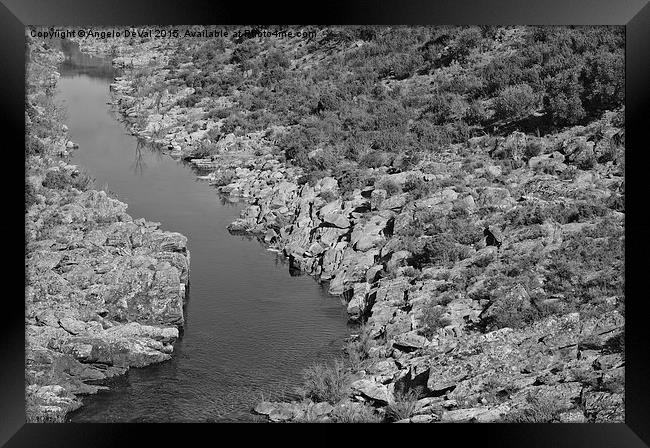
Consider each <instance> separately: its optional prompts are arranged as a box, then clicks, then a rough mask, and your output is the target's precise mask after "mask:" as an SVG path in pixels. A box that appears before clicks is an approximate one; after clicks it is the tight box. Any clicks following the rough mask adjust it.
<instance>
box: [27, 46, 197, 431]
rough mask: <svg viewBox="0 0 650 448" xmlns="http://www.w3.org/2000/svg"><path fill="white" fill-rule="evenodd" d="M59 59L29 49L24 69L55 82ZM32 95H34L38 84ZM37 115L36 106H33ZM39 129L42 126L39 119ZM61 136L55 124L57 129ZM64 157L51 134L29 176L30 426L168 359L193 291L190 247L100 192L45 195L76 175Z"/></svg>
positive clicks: (60, 142)
mask: <svg viewBox="0 0 650 448" xmlns="http://www.w3.org/2000/svg"><path fill="white" fill-rule="evenodd" d="M59 59H60V58H59V57H58V54H57V53H55V52H52V51H51V50H50V51H48V50H45V49H44V48H41V47H38V46H35V48H33V49H32V59H31V62H30V64H32V66H31V67H30V69H33V70H36V69H35V68H34V66H38V67H40V68H41V69H42V70H43V71H42V73H43V74H45V73H47V71H48V70H49V71H50V72H54V69H55V66H54V64H55V63H56V62H57V61H58V60H59ZM29 79H31V80H32V83H31V84H30V83H28V92H30V93H32V92H35V91H38V88H39V87H38V86H39V84H38V83H37V82H36V80H38V77H36V78H29ZM34 98H35V99H33V100H32V101H33V105H34V107H37V106H39V101H42V99H41V97H38V96H36V97H34ZM42 114H43V115H45V116H42V117H39V119H40V120H45V119H48V118H49V117H47V116H46V114H47V112H45V111H43V112H42ZM58 125H59V126H60V125H61V123H59V124H58ZM64 147H65V135H60V134H58V133H57V132H55V131H54V130H53V131H52V135H51V136H50V140H49V141H48V144H47V146H46V152H45V153H44V154H42V155H41V156H40V157H35V158H32V160H31V162H32V163H31V164H28V166H29V167H30V168H29V170H28V174H27V179H28V182H30V184H31V186H32V187H33V189H34V192H35V200H34V203H33V204H32V205H31V207H29V208H28V210H27V212H26V215H25V219H26V236H27V238H26V239H27V244H26V251H25V252H26V256H25V265H26V273H27V285H26V289H25V321H26V347H25V350H26V366H25V369H26V381H27V386H26V400H27V415H28V420H29V421H60V420H62V419H63V418H64V416H65V414H66V413H67V412H69V411H72V410H74V409H76V408H78V407H79V406H81V402H80V401H79V400H78V399H77V398H76V395H78V394H91V393H96V392H97V391H98V390H101V389H106V388H107V387H106V386H100V385H97V383H99V382H102V381H103V380H106V379H108V378H111V377H114V376H116V375H120V374H123V373H124V372H125V371H126V370H127V369H128V368H129V367H143V366H146V365H149V364H152V363H157V362H161V361H165V360H167V359H169V358H170V356H171V355H170V354H171V353H172V351H173V343H174V341H175V340H176V339H177V338H178V335H179V333H178V327H181V326H182V325H183V322H184V318H183V304H184V300H185V298H186V293H185V292H186V288H187V285H188V282H189V261H190V255H189V251H188V250H187V239H186V238H185V237H184V236H183V235H181V234H179V233H174V232H165V231H162V230H159V229H158V226H159V223H152V222H147V221H145V220H144V219H138V220H135V221H134V220H133V219H132V218H131V217H130V216H129V215H128V214H126V212H125V211H126V209H127V204H124V203H122V202H120V201H118V200H116V199H113V198H111V197H109V196H108V195H107V194H106V193H105V192H104V191H95V190H88V191H83V192H82V191H80V190H78V189H75V188H70V187H66V186H65V185H63V186H53V188H49V187H45V186H43V183H42V181H43V178H44V171H45V170H49V171H54V172H71V173H75V172H77V171H76V167H74V166H71V165H67V164H65V163H64V162H57V161H56V159H53V158H50V156H51V155H52V154H60V153H61V152H62V151H63V148H64Z"/></svg>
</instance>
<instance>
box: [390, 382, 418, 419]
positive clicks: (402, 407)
mask: <svg viewBox="0 0 650 448" xmlns="http://www.w3.org/2000/svg"><path fill="white" fill-rule="evenodd" d="M394 395H395V401H394V402H393V403H390V404H389V405H388V406H386V420H388V421H389V422H397V421H400V420H404V419H406V418H410V417H411V416H413V414H414V413H415V411H416V410H417V408H418V403H417V402H418V399H419V393H418V391H417V390H409V391H405V390H403V389H402V390H396V391H395V394H394Z"/></svg>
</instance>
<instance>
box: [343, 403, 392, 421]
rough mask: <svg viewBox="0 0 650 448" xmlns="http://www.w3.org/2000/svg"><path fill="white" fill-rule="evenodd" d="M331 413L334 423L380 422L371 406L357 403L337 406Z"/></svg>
mask: <svg viewBox="0 0 650 448" xmlns="http://www.w3.org/2000/svg"><path fill="white" fill-rule="evenodd" d="M331 415H332V420H334V422H336V423H380V422H381V420H382V419H381V417H380V416H379V414H377V412H376V411H375V410H374V408H373V407H372V406H370V405H367V404H359V403H346V404H345V405H343V406H337V407H336V408H334V411H332V414H331Z"/></svg>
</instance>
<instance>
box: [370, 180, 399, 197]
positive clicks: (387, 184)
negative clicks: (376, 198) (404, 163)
mask: <svg viewBox="0 0 650 448" xmlns="http://www.w3.org/2000/svg"><path fill="white" fill-rule="evenodd" d="M375 189H381V190H386V194H387V195H388V196H389V197H390V196H394V195H396V194H399V193H401V192H402V189H401V188H400V186H399V185H398V184H397V182H395V181H394V180H392V179H390V178H383V179H379V180H378V181H377V182H375Z"/></svg>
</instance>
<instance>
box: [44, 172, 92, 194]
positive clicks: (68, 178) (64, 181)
mask: <svg viewBox="0 0 650 448" xmlns="http://www.w3.org/2000/svg"><path fill="white" fill-rule="evenodd" d="M92 182H93V180H92V178H91V177H90V176H89V175H88V174H86V173H80V172H68V171H63V170H53V171H48V172H47V174H46V175H45V179H43V186H44V187H46V188H52V189H55V190H65V189H67V188H69V187H72V188H76V189H78V190H82V191H85V190H87V189H88V188H90V186H91V185H92Z"/></svg>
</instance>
